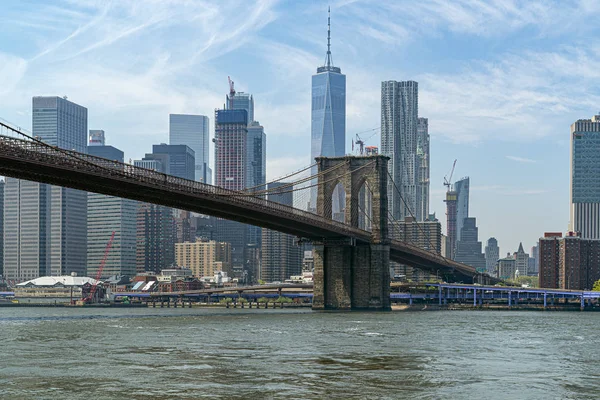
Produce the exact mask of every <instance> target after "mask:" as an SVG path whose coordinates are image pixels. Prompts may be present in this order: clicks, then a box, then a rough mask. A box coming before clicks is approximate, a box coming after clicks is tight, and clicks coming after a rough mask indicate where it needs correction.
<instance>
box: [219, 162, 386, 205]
mask: <svg viewBox="0 0 600 400" xmlns="http://www.w3.org/2000/svg"><path fill="white" fill-rule="evenodd" d="M373 163H375V161H371V162H370V163H368V164H365V165H363V166H361V167H358V168H356V169H355V170H352V171H348V172H346V173H345V174H342V175H339V176H336V177H334V178H331V179H328V180H326V181H324V182H317V183H315V184H312V185H309V186H303V187H301V188H298V189H291V190H284V191H279V190H278V189H279V188H274V191H273V192H272V193H269V194H273V195H278V194H285V193H293V192H299V191H301V190H306V189H309V188H312V187H316V186H319V185H324V184H326V183H330V182H333V181H336V180H339V179H340V178H342V177H344V176H347V175H350V174H353V173H354V172H356V171H358V170H361V169H363V168H366V167H368V166H370V165H372V164H373ZM340 165H342V166H343V165H345V164H340ZM332 170H333V168H330V169H328V170H325V171H326V172H331V171H332ZM325 171H324V172H325ZM292 184H293V185H295V184H297V182H292ZM288 186H289V185H288ZM281 188H283V186H281ZM219 196H241V197H252V196H256V193H242V194H241V195H240V194H237V193H236V194H233V195H219Z"/></svg>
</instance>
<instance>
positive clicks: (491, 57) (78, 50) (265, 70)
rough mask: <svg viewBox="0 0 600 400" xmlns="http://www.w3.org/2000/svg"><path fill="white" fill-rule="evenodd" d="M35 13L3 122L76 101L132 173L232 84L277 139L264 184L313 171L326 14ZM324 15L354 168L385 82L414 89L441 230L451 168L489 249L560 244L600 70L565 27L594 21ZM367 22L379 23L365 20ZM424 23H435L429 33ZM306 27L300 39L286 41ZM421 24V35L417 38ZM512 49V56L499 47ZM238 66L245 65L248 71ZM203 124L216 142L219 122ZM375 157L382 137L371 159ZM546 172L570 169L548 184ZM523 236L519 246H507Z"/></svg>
mask: <svg viewBox="0 0 600 400" xmlns="http://www.w3.org/2000/svg"><path fill="white" fill-rule="evenodd" d="M32 3H36V2H35V1H33V2H32ZM197 4H198V5H202V3H201V2H198V3H197ZM38 5H39V7H38V9H39V11H38V12H39V14H36V13H35V12H31V13H28V14H27V15H25V16H24V19H23V18H12V19H11V20H10V21H8V23H7V26H6V29H5V30H4V31H3V33H2V34H0V44H1V45H2V47H1V48H2V52H1V53H0V58H1V59H2V60H3V61H4V62H5V66H4V67H3V72H4V74H3V75H4V77H3V78H2V79H5V80H6V81H3V82H4V83H6V85H5V86H4V87H5V89H4V91H3V92H2V93H1V94H0V96H1V97H2V98H3V99H4V100H7V99H8V98H10V99H11V101H10V102H8V101H6V104H9V106H8V107H6V108H5V111H4V115H3V117H4V118H6V119H8V120H11V121H13V122H15V123H17V124H19V125H21V126H23V127H30V126H31V125H30V124H31V115H30V112H31V111H30V110H28V107H27V105H28V104H29V102H30V99H31V97H33V96H34V95H61V96H62V95H67V96H69V98H70V99H72V100H73V101H74V102H76V103H78V104H83V105H85V106H86V107H87V108H88V109H89V110H90V120H89V125H90V126H91V127H102V128H103V129H105V131H106V134H107V136H108V137H109V138H110V141H111V143H112V144H113V145H115V146H116V147H118V148H121V149H123V150H124V151H125V153H126V159H130V158H131V159H139V158H141V157H142V156H143V153H144V152H148V151H150V149H149V148H146V149H142V148H140V146H139V145H138V143H139V140H140V138H141V137H142V135H144V137H147V140H148V142H150V143H161V142H167V132H168V114H169V113H191V114H202V115H212V110H214V108H216V107H220V106H221V105H222V102H223V97H222V93H223V91H224V90H225V89H226V87H227V86H226V85H227V79H226V78H227V75H231V76H232V79H234V80H235V81H236V86H237V87H239V88H240V90H242V91H248V92H252V93H253V94H254V96H255V97H256V98H257V99H258V98H260V103H261V104H257V112H258V113H259V114H260V115H261V118H260V119H261V123H262V124H263V125H264V126H265V128H266V129H268V132H269V135H270V143H269V152H268V154H267V164H268V167H267V173H268V176H267V179H268V178H271V179H272V178H274V177H276V176H279V175H281V174H283V173H284V172H286V171H289V170H292V169H296V168H297V167H301V166H303V165H306V158H307V157H306V154H309V150H310V149H309V146H310V144H309V143H307V142H308V140H307V138H308V137H309V134H310V118H309V115H310V105H309V104H310V75H311V74H312V73H313V69H314V66H315V65H320V64H322V54H323V51H324V50H325V47H324V41H323V37H324V35H323V32H324V30H325V28H326V25H325V22H326V21H325V14H326V7H327V4H325V3H323V4H318V5H311V6H309V7H299V6H296V5H295V4H293V3H289V2H287V3H286V2H270V1H263V2H259V3H256V4H255V5H252V6H251V7H249V8H248V9H247V11H248V12H247V13H238V12H237V11H236V13H237V14H238V15H241V14H245V17H244V19H240V18H241V17H239V16H235V15H233V17H232V10H231V9H232V7H230V6H229V5H228V4H227V3H224V4H223V6H222V8H221V9H218V8H215V7H217V6H215V7H212V8H209V9H208V11H207V9H204V8H198V9H195V8H194V7H196V6H195V5H194V4H191V5H188V6H186V7H184V6H182V7H181V8H180V9H177V10H173V9H168V11H169V12H167V8H165V7H166V6H162V5H160V4H158V3H152V4H151V5H148V6H147V7H144V9H143V10H142V9H139V8H135V11H136V13H135V14H134V12H133V11H134V8H133V7H134V6H133V5H124V4H118V5H115V4H113V5H112V6H103V5H101V6H96V5H95V3H85V2H84V3H77V4H73V3H69V2H65V3H62V4H60V3H59V5H58V6H56V7H52V8H50V9H49V8H47V7H46V6H45V5H44V4H43V3H39V4H38ZM61 6H62V7H61ZM67 7H69V12H68V13H67V12H66V8H67ZM98 7H100V8H98ZM240 7H241V8H244V7H245V5H242V6H240ZM331 7H332V25H333V26H334V27H335V28H334V29H335V35H334V36H333V38H332V46H334V47H335V52H336V64H339V65H343V66H344V71H345V74H346V75H347V76H348V83H347V85H348V93H349V94H350V96H348V99H347V108H348V112H347V129H346V131H347V135H346V138H347V143H346V152H350V150H349V147H350V142H349V140H350V139H351V138H352V136H353V135H354V133H355V132H360V131H363V130H365V129H370V128H374V127H377V126H378V125H379V123H378V119H379V114H380V105H379V89H380V83H381V81H384V80H389V79H393V80H409V79H410V80H415V81H417V82H419V86H420V89H421V93H420V99H419V100H420V109H421V110H420V111H421V114H422V115H424V116H427V117H428V118H429V124H430V135H431V183H432V187H431V201H430V211H431V212H437V213H438V214H443V210H444V209H445V207H444V204H443V203H442V201H441V200H442V198H443V195H444V192H445V191H444V188H443V186H442V184H441V182H442V178H443V176H444V175H445V174H446V173H447V172H448V170H449V169H450V166H451V163H452V160H453V159H455V158H457V159H458V160H459V161H458V163H457V170H456V176H464V175H469V176H470V177H471V178H472V182H473V183H472V187H471V207H472V210H471V214H472V215H475V216H476V217H477V220H478V226H479V228H480V236H481V237H482V238H486V237H490V236H495V237H497V238H498V240H499V242H501V243H502V244H503V246H504V245H506V246H507V248H517V246H518V242H519V241H521V240H522V241H523V242H524V243H525V246H526V247H530V246H531V245H533V244H534V243H535V242H536V241H537V238H538V237H539V236H540V234H541V232H544V231H555V230H560V231H563V232H564V231H566V230H567V225H568V219H569V216H568V196H569V195H568V185H569V171H568V169H569V168H568V166H567V165H568V157H569V156H568V154H569V151H568V134H569V132H568V129H569V126H570V124H571V123H573V121H576V120H577V119H579V118H589V116H590V115H593V114H594V113H595V112H596V109H597V105H596V103H597V102H596V100H597V96H596V95H595V94H594V90H595V86H593V85H578V83H581V82H584V81H585V80H589V79H591V78H593V77H595V72H594V71H595V69H594V68H593V66H594V65H596V64H597V63H598V62H599V59H600V57H599V56H598V55H597V54H596V53H595V52H594V51H593V50H592V49H587V48H585V47H580V46H578V42H579V39H580V38H582V37H585V35H586V34H587V33H589V31H590V30H593V29H595V28H594V27H587V26H579V25H576V24H575V22H573V21H574V20H575V19H574V18H572V16H573V15H578V16H579V17H585V15H593V13H594V9H593V8H592V7H587V8H586V6H584V5H581V6H580V7H579V8H578V7H577V6H575V5H563V4H560V3H554V7H542V8H541V9H543V10H544V11H543V13H541V14H540V13H538V12H536V10H539V9H540V8H539V4H538V3H536V2H530V3H528V4H527V5H526V6H524V7H521V8H519V7H515V8H514V9H508V8H502V9H500V10H499V11H498V12H495V13H492V12H490V11H486V10H485V9H481V8H479V6H478V5H467V4H465V3H462V2H459V3H457V4H455V5H453V7H454V8H450V6H449V5H445V6H440V7H437V8H435V7H432V3H430V2H427V1H425V2H422V3H420V4H419V5H415V7H412V8H411V9H410V10H399V9H398V8H396V7H394V4H390V3H381V2H380V3H369V2H361V1H357V2H352V3H350V4H348V3H347V2H335V1H334V2H332V3H331ZM2 8H3V11H5V14H6V15H8V16H9V17H10V16H11V15H17V14H18V13H19V7H18V6H16V5H12V6H11V5H7V4H3V5H2ZM228 8H229V9H228ZM367 8H368V9H369V12H370V14H369V15H372V16H378V17H380V18H378V21H375V20H365V19H366V18H367V17H362V16H361V13H364V12H365V10H366V9H367ZM236 10H237V9H236ZM451 10H455V11H457V12H454V13H451V12H448V11H451ZM401 11H402V12H401ZM426 11H427V12H428V13H430V14H429V17H430V18H429V19H426V20H423V18H422V17H423V16H424V13H425V12H426ZM173 14H175V15H173ZM185 14H189V15H190V16H192V15H193V16H196V17H197V18H198V19H199V20H200V21H201V22H202V23H201V24H198V21H195V22H194V23H193V25H194V26H199V25H200V26H204V28H202V29H198V30H199V32H198V35H197V36H196V37H195V39H194V41H190V43H187V44H185V45H184V44H182V43H179V42H178V41H177V39H176V38H175V39H173V37H172V36H168V35H166V33H165V32H167V30H168V29H171V28H173V29H175V30H177V29H184V28H187V27H189V26H190V25H191V24H192V22H190V21H189V19H191V18H189V19H178V18H173V17H174V16H177V15H185ZM400 14H402V18H398V15H400ZM42 15H44V16H45V18H46V19H45V20H44V19H40V17H41V16H42ZM157 15H160V16H162V15H168V16H169V17H170V18H169V19H166V18H165V19H161V18H162V17H157ZM365 15H366V13H365ZM475 15H477V18H475V17H474V16H475ZM299 16H301V17H302V18H303V20H304V21H305V23H304V24H302V25H301V26H293V25H294V24H291V23H290V21H293V20H294V19H297V18H298V17H299ZM232 18H233V19H232ZM368 18H371V17H368ZM373 18H374V17H373ZM48 20H51V21H55V22H56V21H58V22H60V23H58V24H57V23H48ZM175 21H177V22H175ZM417 21H419V22H420V23H422V25H421V26H420V27H418V29H410V28H413V27H415V26H416V25H415V24H416V22H417ZM225 22H227V24H225ZM232 25H234V26H237V29H235V30H233V31H232V30H231V29H230V28H229V26H232ZM290 25H292V26H293V29H291V30H290V31H289V32H286V31H285V29H284V27H287V26H290ZM226 26H227V28H226ZM110 27H112V28H114V29H110ZM149 28H153V29H149ZM425 28H427V29H425ZM353 31H355V32H353ZM523 32H528V33H530V34H528V35H519V33H523ZM218 33H223V35H219V34H218ZM225 33H227V34H225ZM280 33H281V34H280ZM163 35H165V36H164V37H163ZM41 37H43V38H42V39H40V38H41ZM186 37H187V36H186ZM211 37H212V38H213V39H212V40H210V38H211ZM266 37H269V38H272V37H277V38H278V39H276V40H275V39H266ZM15 38H18V39H19V40H15ZM506 38H511V40H510V41H506V42H510V45H508V44H504V41H501V40H499V39H506ZM36 39H39V40H36ZM153 39H157V40H156V41H153ZM158 39H160V40H158ZM236 39H237V40H236ZM513 39H514V40H513ZM466 42H473V44H471V45H469V46H464V44H465V43H466ZM499 42H502V43H499ZM16 43H18V46H16ZM140 43H148V45H149V44H150V43H151V45H152V46H153V47H144V46H148V45H144V46H139V45H140ZM173 44H178V45H181V46H180V50H177V49H175V47H176V46H175V47H174V46H173ZM138 46H139V48H141V49H144V48H145V49H146V50H148V51H147V52H146V55H145V56H144V60H142V61H143V62H141V63H140V60H139V59H135V60H134V57H132V56H130V55H128V54H126V49H127V48H131V47H136V48H137V47H138ZM257 49H258V50H259V51H257ZM423 49H425V51H422V50H423ZM186 51H187V53H186ZM182 53H186V54H182ZM111 54H112V56H110V57H107V55H111ZM136 54H137V53H136ZM190 54H191V55H192V56H191V57H189V56H190ZM416 54H418V56H415V55H416ZM117 55H118V56H117ZM239 57H248V63H245V64H244V65H245V66H244V68H240V67H239V65H240V64H239V62H238V59H239ZM408 57H410V60H411V62H408V61H407V59H408ZM108 60H112V61H108ZM259 61H260V62H259ZM263 61H264V63H263ZM432 61H435V62H432ZM259 64H260V65H261V68H257V65H259ZM49 65H52V68H50V67H49ZM141 65H144V67H141ZM42 76H44V77H49V78H50V79H43V80H42V79H40V77H42ZM542 76H543V77H547V78H548V79H542V78H541V77H542ZM83 82H86V85H84V84H82V83H83ZM291 82H294V85H295V87H294V90H293V93H290V92H291V91H290V90H289V89H290V85H291ZM550 86H552V91H551V90H550ZM98 94H102V95H98ZM132 116H133V117H132ZM210 124H211V130H210V132H211V135H212V132H213V129H212V126H214V125H213V124H214V121H213V120H212V118H211V122H210ZM378 142H379V138H378V137H373V138H372V142H371V143H367V144H377V143H378ZM148 147H149V146H148ZM550 165H561V166H564V168H559V169H558V170H556V171H555V173H554V174H553V175H552V176H549V175H548V174H547V168H548V166H550ZM533 182H535V184H534V183H533ZM441 220H442V221H443V220H444V219H443V218H441ZM442 223H443V224H445V221H443V222H442ZM515 226H518V227H519V230H520V232H522V235H521V236H520V237H519V238H515V237H513V235H511V231H512V229H514V227H515Z"/></svg>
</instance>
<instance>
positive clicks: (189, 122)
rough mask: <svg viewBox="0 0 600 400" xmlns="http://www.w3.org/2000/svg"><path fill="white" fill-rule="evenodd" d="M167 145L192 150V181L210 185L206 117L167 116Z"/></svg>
mask: <svg viewBox="0 0 600 400" xmlns="http://www.w3.org/2000/svg"><path fill="white" fill-rule="evenodd" d="M169 144H171V145H187V146H189V147H190V148H191V149H192V150H194V155H195V178H194V179H195V180H196V181H198V182H204V183H209V184H210V183H212V171H211V170H210V167H209V134H208V117H206V116H204V115H189V114H169Z"/></svg>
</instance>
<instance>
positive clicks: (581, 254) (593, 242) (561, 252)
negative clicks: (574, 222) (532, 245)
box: [539, 232, 600, 290]
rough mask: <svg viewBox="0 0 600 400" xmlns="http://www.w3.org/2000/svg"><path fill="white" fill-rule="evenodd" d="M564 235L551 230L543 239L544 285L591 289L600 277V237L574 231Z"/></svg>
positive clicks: (541, 281) (542, 284)
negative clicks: (591, 236)
mask: <svg viewBox="0 0 600 400" xmlns="http://www.w3.org/2000/svg"><path fill="white" fill-rule="evenodd" d="M561 236H562V235H561V234H560V233H552V232H551V233H545V234H544V237H543V238H540V242H539V253H540V273H539V279H540V286H541V287H547V288H557V289H570V290H591V289H592V287H593V286H594V282H596V281H597V280H598V279H600V240H598V239H585V238H582V237H581V236H578V235H577V234H576V233H574V232H569V234H568V235H567V236H565V237H561Z"/></svg>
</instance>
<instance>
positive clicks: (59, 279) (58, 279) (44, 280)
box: [17, 275, 98, 287]
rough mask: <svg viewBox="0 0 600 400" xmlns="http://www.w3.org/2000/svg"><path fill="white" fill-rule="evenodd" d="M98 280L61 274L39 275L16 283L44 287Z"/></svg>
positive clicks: (80, 284) (74, 284)
mask: <svg viewBox="0 0 600 400" xmlns="http://www.w3.org/2000/svg"><path fill="white" fill-rule="evenodd" d="M97 282H98V281H96V280H95V279H94V278H90V277H87V276H70V275H63V276H41V277H39V278H36V279H32V280H30V281H27V282H22V283H19V284H17V286H18V287H24V286H39V287H42V286H46V287H51V286H57V285H62V286H83V285H85V284H86V283H89V284H92V285H93V284H94V283H97Z"/></svg>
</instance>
